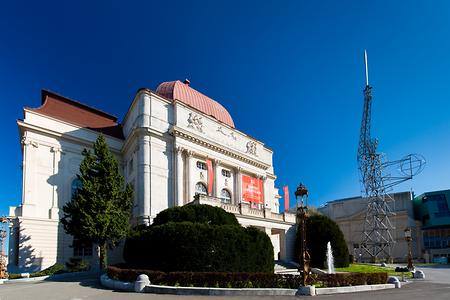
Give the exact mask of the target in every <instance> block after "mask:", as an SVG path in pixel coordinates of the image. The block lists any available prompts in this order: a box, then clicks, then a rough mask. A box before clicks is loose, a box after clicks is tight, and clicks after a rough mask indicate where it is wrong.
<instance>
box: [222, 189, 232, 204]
mask: <svg viewBox="0 0 450 300" xmlns="http://www.w3.org/2000/svg"><path fill="white" fill-rule="evenodd" d="M220 200H221V201H222V202H223V203H231V193H230V192H229V191H228V190H227V189H223V190H222V191H221V192H220Z"/></svg>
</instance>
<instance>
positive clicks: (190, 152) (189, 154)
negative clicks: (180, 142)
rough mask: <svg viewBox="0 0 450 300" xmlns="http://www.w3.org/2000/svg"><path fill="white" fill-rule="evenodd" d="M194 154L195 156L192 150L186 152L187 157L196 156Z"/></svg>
mask: <svg viewBox="0 0 450 300" xmlns="http://www.w3.org/2000/svg"><path fill="white" fill-rule="evenodd" d="M194 154H195V152H194V151H192V150H186V155H187V156H188V157H192V156H194Z"/></svg>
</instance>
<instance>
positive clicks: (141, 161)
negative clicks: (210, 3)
mask: <svg viewBox="0 0 450 300" xmlns="http://www.w3.org/2000/svg"><path fill="white" fill-rule="evenodd" d="M18 126H19V131H20V140H21V143H22V153H23V181H22V190H23V193H22V201H21V203H20V205H19V206H17V207H11V208H10V215H11V216H12V217H14V222H13V227H12V230H11V234H10V243H9V247H10V250H9V262H10V269H15V270H19V271H27V270H38V269H43V268H46V267H48V266H50V265H52V264H54V263H56V262H60V263H64V262H66V261H68V260H69V258H71V257H83V258H85V259H86V258H87V259H90V258H91V257H93V256H95V255H93V253H92V252H93V248H92V245H81V244H79V243H78V242H77V241H74V240H73V238H72V237H71V236H68V235H67V234H65V233H64V230H63V228H62V225H61V223H60V221H59V220H60V217H61V209H62V207H63V206H64V204H65V203H67V202H68V201H70V199H71V195H72V193H73V191H74V190H75V189H76V188H77V187H79V184H80V183H79V181H78V179H77V177H76V174H77V172H78V170H79V164H80V162H81V161H82V159H83V157H82V155H81V152H82V150H83V149H85V148H88V149H89V148H91V147H92V145H93V143H94V141H95V140H96V138H97V136H98V135H99V134H100V133H102V134H104V135H105V137H106V140H107V143H108V144H109V146H110V149H111V151H112V152H113V153H114V154H115V156H116V157H117V159H118V161H119V163H120V166H121V171H122V173H123V175H124V177H125V180H126V182H129V183H131V184H132V185H133V187H134V190H135V203H134V208H133V220H132V222H133V223H134V224H151V223H152V220H153V218H155V216H156V215H157V214H158V213H159V212H160V211H162V210H164V209H166V208H168V207H173V206H181V205H185V204H188V203H192V202H193V201H195V203H206V204H211V205H216V206H220V207H223V208H224V209H225V210H227V211H229V212H232V213H234V214H235V215H236V217H237V219H238V221H239V222H240V223H241V224H242V225H243V226H250V225H253V226H257V227H258V228H260V229H261V230H264V231H265V232H266V233H267V234H268V235H269V236H270V238H271V240H272V243H273V246H274V253H275V258H281V259H284V260H292V257H293V252H292V251H293V247H292V245H293V243H294V239H295V226H294V224H295V215H293V214H289V213H283V214H280V213H279V204H278V203H279V201H278V199H279V195H278V189H277V188H276V187H275V179H276V175H275V171H274V167H273V161H272V156H273V151H272V150H271V149H270V148H268V147H267V146H266V145H265V144H264V143H263V142H261V141H259V140H257V139H255V138H252V137H251V136H249V135H247V134H245V133H243V132H241V131H239V130H238V129H237V128H236V127H235V124H234V122H233V119H232V117H231V116H230V114H229V113H228V111H227V110H226V109H225V108H224V107H223V106H222V105H221V104H219V103H218V102H216V101H214V100H213V99H211V98H209V97H207V96H205V95H203V94H202V93H200V92H198V91H196V90H195V89H193V88H191V87H190V85H189V81H185V82H181V81H172V82H164V83H162V84H160V85H159V86H158V88H157V89H156V91H151V90H149V89H140V90H139V91H138V92H137V94H136V95H135V97H134V99H133V100H132V102H131V105H130V107H129V109H128V111H127V113H126V115H125V118H124V119H123V120H122V122H119V121H118V120H117V118H116V117H114V116H112V115H110V114H108V113H105V112H103V111H100V110H98V109H96V108H93V107H90V106H87V105H85V104H82V103H80V102H77V101H74V100H71V99H69V98H66V97H63V96H61V95H58V94H55V93H53V92H50V91H43V92H42V105H41V106H40V107H38V108H25V109H24V119H23V120H18ZM116 252H117V253H115V254H114V255H112V260H113V261H119V260H120V259H121V254H120V251H116Z"/></svg>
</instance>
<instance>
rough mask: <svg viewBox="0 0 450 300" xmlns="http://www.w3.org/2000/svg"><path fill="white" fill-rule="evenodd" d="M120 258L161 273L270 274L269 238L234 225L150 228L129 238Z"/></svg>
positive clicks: (270, 249)
mask: <svg viewBox="0 0 450 300" xmlns="http://www.w3.org/2000/svg"><path fill="white" fill-rule="evenodd" d="M124 259H125V261H126V262H127V264H129V265H131V266H139V268H145V269H151V270H159V271H165V272H172V271H196V272H208V271H209V272H273V247H272V243H271V241H270V238H269V237H268V236H267V235H266V234H265V233H264V232H262V231H260V230H258V229H256V228H254V227H249V228H244V227H241V226H236V225H222V226H218V225H207V224H203V223H191V222H182V223H173V222H169V223H166V224H162V225H157V226H156V225H153V226H150V227H148V228H147V229H145V230H140V231H136V232H135V233H133V234H132V235H130V236H129V238H128V239H127V240H126V242H125V246H124Z"/></svg>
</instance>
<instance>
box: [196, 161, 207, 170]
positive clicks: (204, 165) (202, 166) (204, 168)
mask: <svg viewBox="0 0 450 300" xmlns="http://www.w3.org/2000/svg"><path fill="white" fill-rule="evenodd" d="M197 168H199V169H200V170H206V169H207V167H206V164H205V163H204V162H202V161H197Z"/></svg>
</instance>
